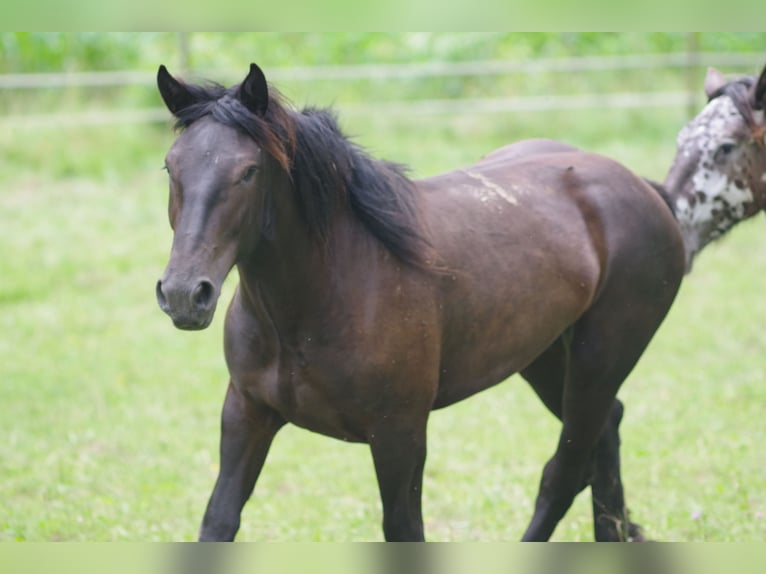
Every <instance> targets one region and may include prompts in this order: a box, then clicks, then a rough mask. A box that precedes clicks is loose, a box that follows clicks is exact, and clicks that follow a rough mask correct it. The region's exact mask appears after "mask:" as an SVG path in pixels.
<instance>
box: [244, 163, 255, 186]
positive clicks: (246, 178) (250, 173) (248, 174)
mask: <svg viewBox="0 0 766 574" xmlns="http://www.w3.org/2000/svg"><path fill="white" fill-rule="evenodd" d="M256 171H258V166H257V165H251V166H250V167H248V168H247V171H245V173H243V174H242V177H241V178H240V181H241V182H243V183H247V182H249V181H250V180H251V179H253V176H254V175H255V172H256Z"/></svg>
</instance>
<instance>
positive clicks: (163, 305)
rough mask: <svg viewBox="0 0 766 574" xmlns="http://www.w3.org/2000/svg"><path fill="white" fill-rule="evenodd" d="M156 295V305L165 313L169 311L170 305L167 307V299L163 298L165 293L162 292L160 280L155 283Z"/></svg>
mask: <svg viewBox="0 0 766 574" xmlns="http://www.w3.org/2000/svg"><path fill="white" fill-rule="evenodd" d="M155 291H156V293H157V304H158V305H159V306H160V309H162V310H163V311H164V312H165V313H168V312H169V311H170V305H168V298H167V297H165V292H164V291H163V290H162V279H160V280H159V281H157V287H156V288H155Z"/></svg>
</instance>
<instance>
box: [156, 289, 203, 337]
mask: <svg viewBox="0 0 766 574" xmlns="http://www.w3.org/2000/svg"><path fill="white" fill-rule="evenodd" d="M156 290H157V304H158V305H159V306H160V309H162V310H163V311H165V313H167V314H168V315H169V316H170V318H171V319H172V320H173V324H174V325H175V326H176V327H177V328H179V329H184V330H188V331H196V330H200V329H204V328H206V327H207V326H208V325H210V322H211V321H212V320H213V315H214V313H215V307H216V303H217V302H218V291H217V289H216V288H215V286H214V285H213V283H212V282H211V281H209V280H208V279H201V280H198V281H196V282H194V281H192V282H189V283H187V282H180V281H173V280H172V279H168V278H163V279H160V280H159V281H157V289H156Z"/></svg>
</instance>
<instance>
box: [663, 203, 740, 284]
mask: <svg viewBox="0 0 766 574" xmlns="http://www.w3.org/2000/svg"><path fill="white" fill-rule="evenodd" d="M666 192H667V197H668V199H669V200H670V203H671V206H672V210H673V214H674V215H675V217H676V221H678V226H679V228H680V230H681V235H682V237H683V240H684V249H685V251H686V268H687V273H688V272H689V271H690V270H691V266H692V261H693V259H694V258H695V257H696V256H697V255H698V254H699V252H700V251H702V249H703V248H704V247H705V246H707V245H709V244H710V243H712V242H713V241H715V240H717V239H719V238H720V237H722V236H723V235H725V234H726V233H728V232H729V231H730V230H731V229H732V228H733V227H734V226H735V225H737V224H738V223H739V222H741V221H744V220H745V219H748V218H749V217H751V216H752V215H754V214H755V212H754V211H752V210H746V209H744V208H742V209H741V210H736V209H731V208H729V209H728V210H726V207H724V206H723V205H720V204H718V203H717V202H715V201H712V200H710V199H708V200H707V201H704V202H703V201H699V200H698V199H697V198H696V197H687V196H685V195H683V194H681V193H680V192H678V190H675V189H672V188H668V189H666Z"/></svg>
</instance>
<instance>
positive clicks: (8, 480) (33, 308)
mask: <svg viewBox="0 0 766 574" xmlns="http://www.w3.org/2000/svg"><path fill="white" fill-rule="evenodd" d="M681 122H682V115H681V113H680V112H679V111H673V110H666V111H660V110H651V111H647V112H643V113H638V112H631V113H625V112H620V113H618V112H604V113H600V114H577V115H572V114H545V115H544V114H527V115H525V116H522V115H514V116H509V117H508V118H502V117H499V116H486V117H480V119H479V120H476V119H474V120H471V119H470V118H469V117H464V118H462V119H455V120H450V121H447V120H446V119H445V118H431V119H427V118H426V119H422V118H421V119H415V120H406V121H405V120H399V121H395V122H387V121H386V119H385V118H377V119H376V118H358V119H354V120H353V121H351V120H347V121H346V120H344V125H346V126H347V128H348V131H350V132H352V133H356V134H359V137H358V139H359V141H360V142H361V143H363V144H364V145H367V146H368V147H370V149H372V150H373V151H375V152H376V153H378V154H380V155H383V156H385V157H387V158H390V159H393V160H397V161H404V162H407V163H410V164H411V165H412V167H413V173H414V174H415V175H417V176H423V175H429V174H433V173H437V172H439V171H443V170H446V169H449V168H453V167H458V166H461V165H465V164H467V163H469V162H471V161H473V160H474V159H476V158H478V157H480V156H481V155H483V154H484V153H486V152H487V151H489V150H491V149H493V148H494V147H497V146H498V145H501V144H502V143H506V142H508V141H513V140H514V139H519V138H521V137H525V136H527V137H528V136H532V135H534V136H548V137H557V138H560V139H564V140H566V141H570V142H573V143H576V144H578V145H582V146H583V147H586V148H588V149H591V150H593V151H598V152H601V153H605V154H607V155H611V156H613V157H616V158H617V159H620V160H621V161H623V162H625V163H626V164H627V165H628V166H630V167H632V168H634V169H635V170H637V171H639V172H640V173H642V174H645V175H648V176H652V177H656V178H662V176H663V174H664V172H665V170H666V169H667V167H668V165H669V163H670V160H671V158H672V154H673V147H674V146H673V142H674V139H675V134H676V132H677V130H678V128H679V127H680V125H681ZM3 137H4V139H2V140H0V148H1V149H0V151H2V152H3V153H0V158H3V159H0V184H1V185H2V190H1V191H0V230H2V233H0V253H2V268H1V272H0V328H2V332H3V336H2V337H0V381H1V383H0V437H2V439H3V440H2V441H0V476H2V479H1V480H0V540H30V541H32V540H33V541H47V540H67V541H96V540H98V541H106V540H131V541H140V540H189V539H193V538H194V537H195V535H196V531H197V527H198V524H199V520H200V518H201V515H202V511H203V509H204V506H205V503H206V501H207V497H208V495H209V493H210V489H211V488H212V484H213V481H214V479H215V475H216V468H217V467H216V465H217V448H218V426H219V411H220V407H221V403H222V399H223V395H224V391H225V387H226V369H225V366H224V363H223V357H222V352H221V328H222V317H223V314H222V313H220V312H219V313H218V316H217V317H216V319H215V321H214V323H213V325H212V326H211V327H210V328H209V329H208V330H207V331H203V332H199V333H186V332H180V331H177V330H175V329H174V328H173V327H172V324H171V323H170V321H169V320H168V319H167V317H166V316H164V315H163V314H162V313H161V311H160V310H159V309H158V308H157V306H156V303H155V299H154V283H155V281H156V279H157V277H158V276H159V275H160V274H161V273H162V270H163V268H164V265H165V263H166V257H167V254H168V251H169V248H170V241H171V233H170V230H169V228H168V225H167V218H166V199H167V198H166V189H165V174H164V173H162V172H161V171H160V169H159V167H160V166H161V165H162V158H163V155H164V153H165V151H166V148H167V146H168V145H169V143H170V142H171V141H172V134H171V133H170V132H169V131H167V130H158V129H154V128H152V129H144V128H139V127H125V128H120V129H117V130H107V129H85V130H80V131H76V132H75V131H43V132H41V133H39V134H29V133H24V132H20V131H16V132H13V133H10V134H6V135H5V136H3ZM10 153H13V156H12V159H9V154H10ZM756 219H757V220H756V221H753V222H749V223H747V224H743V225H742V226H741V227H740V228H737V229H736V230H734V231H733V232H732V233H731V236H730V237H727V238H725V239H724V240H722V241H721V242H720V243H719V244H716V245H713V246H711V247H710V248H708V249H707V250H706V251H705V252H704V253H703V254H702V255H701V256H700V258H699V260H698V261H697V264H696V267H695V269H694V272H693V273H692V275H691V276H690V277H688V278H687V280H686V281H685V283H684V285H683V287H682V290H681V293H680V295H679V297H678V299H677V302H676V304H675V306H674V308H673V309H672V311H671V313H670V316H669V317H668V319H667V321H666V323H665V324H664V325H663V327H662V328H661V330H660V332H659V334H658V335H657V337H656V339H655V340H654V342H653V343H652V345H651V347H650V349H649V350H648V352H647V353H646V354H645V356H644V358H643V359H642V361H641V362H640V364H639V366H638V368H637V369H636V370H635V371H634V373H633V374H632V375H631V377H630V378H629V380H628V381H627V383H626V385H625V387H624V388H623V391H622V392H621V397H622V398H623V399H624V401H625V403H626V407H627V411H626V416H625V420H624V423H623V427H622V428H623V433H622V434H623V465H624V479H625V486H626V489H627V495H628V501H629V505H630V508H631V509H632V512H633V516H634V518H635V519H636V520H637V521H638V522H640V523H642V524H643V525H644V526H645V527H646V529H647V533H648V534H649V535H650V536H652V537H655V538H658V539H662V540H716V541H724V540H739V541H756V540H763V539H764V537H765V536H766V518H765V517H764V515H766V494H765V493H766V453H765V451H764V450H763V446H762V445H763V444H764V442H766V427H764V425H763V414H762V409H763V405H764V404H766V388H764V362H763V354H764V351H766V335H764V332H763V329H762V325H761V322H762V321H763V320H764V319H766V298H764V290H763V285H764V279H763V278H764V277H765V276H766V225H764V222H763V221H762V219H763V218H762V217H758V218H756ZM232 287H233V279H232V278H230V279H229V281H228V282H227V284H226V289H225V292H224V294H223V299H224V300H228V298H229V297H230V295H231V291H232ZM557 433H558V425H557V424H556V421H555V420H554V419H553V417H552V416H550V415H549V414H548V413H547V412H546V411H545V410H544V409H543V407H542V406H541V405H540V404H539V403H538V401H537V399H536V398H535V397H534V395H533V393H532V392H531V391H530V390H529V389H528V388H526V386H525V384H524V383H523V381H521V380H520V379H518V378H512V379H511V380H510V381H508V382H506V383H504V384H502V385H499V386H497V387H494V388H493V389H491V390H488V391H486V392H484V393H482V394H480V395H478V396H476V397H473V398H471V399H468V400H466V401H464V402H462V403H460V404H458V405H455V406H453V407H450V408H449V409H446V410H444V411H439V412H436V413H434V415H433V417H432V419H431V423H430V427H429V436H430V441H429V458H428V463H427V466H426V475H425V485H424V513H425V521H426V531H427V535H428V537H429V538H430V539H432V540H516V539H518V538H519V537H520V535H521V533H522V532H523V530H524V528H525V526H526V523H527V521H528V519H529V517H530V516H531V510H532V504H533V500H534V495H535V492H536V488H537V484H538V480H539V475H540V471H541V469H542V465H543V464H544V462H545V461H546V460H547V458H548V457H549V456H550V455H551V454H552V451H553V448H554V446H555V444H556V440H557ZM589 504H590V503H589V499H588V497H587V496H581V497H580V498H579V499H578V500H577V501H576V502H575V505H574V506H573V508H572V509H571V511H570V512H569V514H568V515H567V516H566V517H565V519H564V520H563V521H562V523H561V524H560V526H559V528H558V530H557V531H556V534H555V539H557V540H590V539H591V538H592V534H591V531H592V527H591V518H590V510H589ZM379 525H380V505H379V501H378V493H377V486H376V484H375V479H374V472H373V468H372V463H371V460H370V456H369V453H368V450H367V448H366V447H364V446H360V445H348V444H345V443H341V442H338V441H334V440H332V439H329V438H325V437H321V436H318V435H314V434H311V433H308V432H306V431H302V430H299V429H296V428H291V427H288V428H286V429H285V430H283V431H282V432H281V433H280V434H279V435H278V437H277V439H276V441H275V443H274V447H273V448H272V451H271V454H270V456H269V460H268V461H267V464H266V468H265V470H264V472H263V474H262V477H261V480H260V481H259V483H258V486H257V488H256V494H255V496H254V499H253V500H252V501H251V502H250V503H249V504H248V505H247V506H246V509H245V512H244V515H243V522H242V529H241V532H240V536H239V539H240V540H267V541H274V540H285V541H311V540H322V541H329V540H381V539H382V535H381V529H380V526H379Z"/></svg>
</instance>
